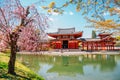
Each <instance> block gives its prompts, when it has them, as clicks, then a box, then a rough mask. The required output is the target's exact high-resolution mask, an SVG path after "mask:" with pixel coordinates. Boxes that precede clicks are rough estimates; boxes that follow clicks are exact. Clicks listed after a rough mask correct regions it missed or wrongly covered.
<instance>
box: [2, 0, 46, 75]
mask: <svg viewBox="0 0 120 80" xmlns="http://www.w3.org/2000/svg"><path fill="white" fill-rule="evenodd" d="M47 20H48V19H47V17H46V16H45V15H44V14H40V13H39V12H38V11H37V9H36V7H35V5H30V6H27V7H23V6H22V5H21V3H20V1H19V0H3V1H0V32H1V33H2V34H3V36H6V38H7V39H6V40H5V42H7V43H8V44H9V46H10V49H11V55H10V60H9V62H8V73H10V74H13V75H14V74H16V73H15V61H16V52H17V48H18V45H17V42H18V39H19V38H20V34H21V33H22V29H23V28H27V27H34V28H36V29H39V30H40V31H41V32H44V29H45V28H46V27H48V21H47Z"/></svg>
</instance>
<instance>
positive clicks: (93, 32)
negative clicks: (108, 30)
mask: <svg viewBox="0 0 120 80" xmlns="http://www.w3.org/2000/svg"><path fill="white" fill-rule="evenodd" d="M92 38H96V32H95V31H94V30H93V31H92Z"/></svg>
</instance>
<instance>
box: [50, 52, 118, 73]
mask: <svg viewBox="0 0 120 80" xmlns="http://www.w3.org/2000/svg"><path fill="white" fill-rule="evenodd" d="M54 60H55V61H54V66H53V67H52V68H51V69H50V70H48V72H57V73H59V74H76V73H79V74H83V75H84V67H85V66H87V65H92V66H93V68H96V67H97V66H99V70H100V71H103V72H104V71H106V70H107V71H113V70H114V68H115V66H116V62H115V56H113V55H92V54H89V55H88V54H87V55H82V56H74V57H73V56H72V57H71V56H62V57H54Z"/></svg>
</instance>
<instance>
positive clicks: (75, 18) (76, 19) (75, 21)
mask: <svg viewBox="0 0 120 80" xmlns="http://www.w3.org/2000/svg"><path fill="white" fill-rule="evenodd" d="M20 1H21V4H22V5H23V6H28V5H31V4H36V5H37V6H36V7H37V9H38V11H39V12H42V13H45V14H46V15H47V11H45V10H43V9H42V8H41V6H47V5H48V4H49V3H50V2H52V1H55V2H56V5H57V6H60V5H62V4H63V3H64V2H65V0H46V1H45V2H44V3H41V4H40V3H39V2H38V1H39V0H20ZM64 10H65V11H64V13H63V14H62V15H59V14H56V13H53V14H52V15H47V16H48V17H49V19H50V27H49V28H47V29H46V32H57V30H58V28H73V27H75V30H76V32H77V31H83V36H82V37H83V38H91V33H92V30H93V28H86V27H85V26H87V25H90V23H88V22H87V21H86V20H85V19H84V17H85V16H83V15H81V13H80V12H76V10H75V6H73V5H70V6H69V7H67V8H65V9H64Z"/></svg>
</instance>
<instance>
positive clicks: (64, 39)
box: [48, 28, 82, 49]
mask: <svg viewBox="0 0 120 80" xmlns="http://www.w3.org/2000/svg"><path fill="white" fill-rule="evenodd" d="M48 35H49V36H51V37H53V38H55V39H53V40H51V41H50V44H51V45H52V46H53V48H54V49H61V48H62V49H78V48H79V47H78V44H79V42H80V40H78V39H77V38H80V37H81V36H82V32H81V31H79V32H76V31H75V28H67V29H58V32H55V33H48Z"/></svg>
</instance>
